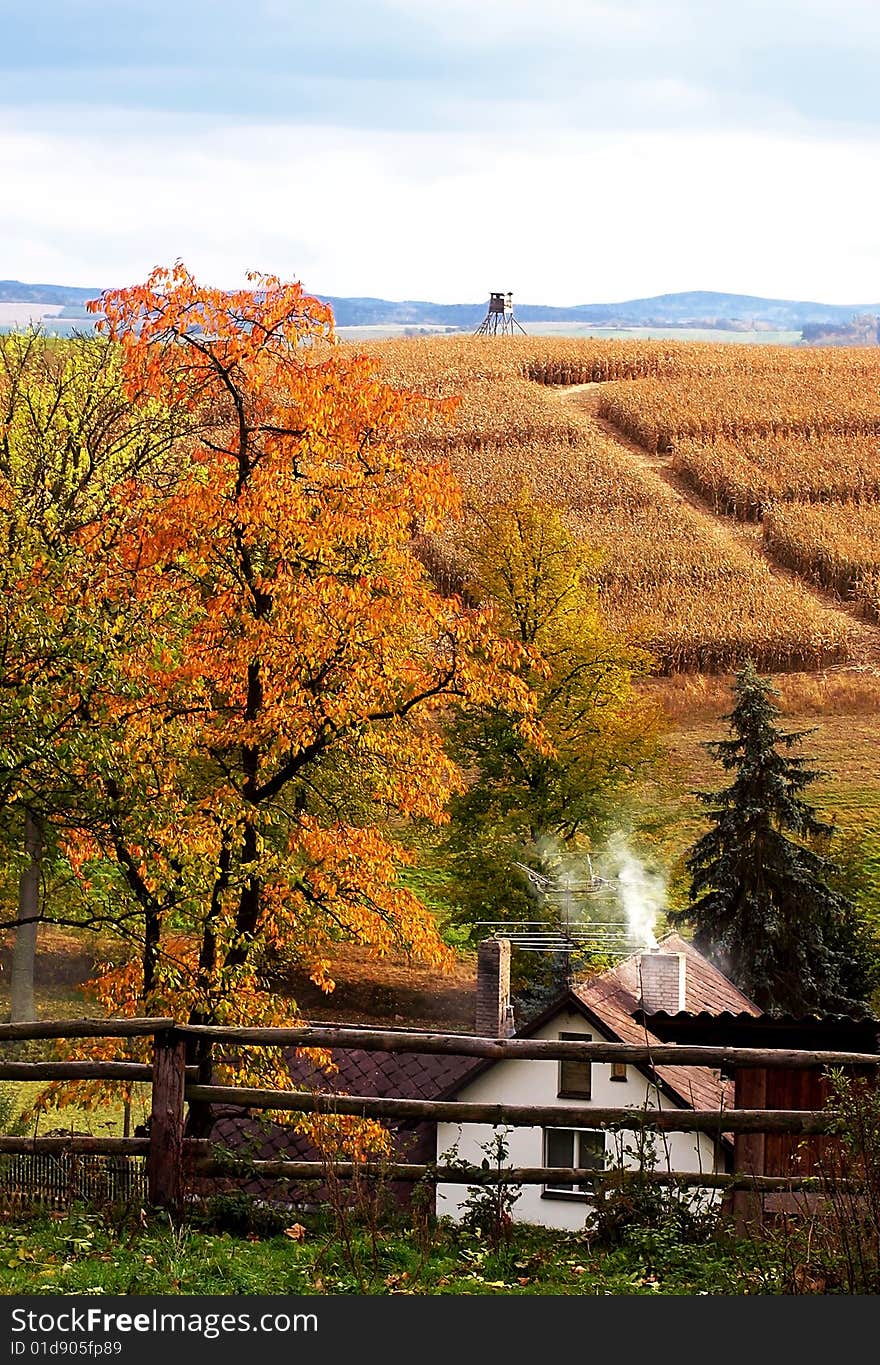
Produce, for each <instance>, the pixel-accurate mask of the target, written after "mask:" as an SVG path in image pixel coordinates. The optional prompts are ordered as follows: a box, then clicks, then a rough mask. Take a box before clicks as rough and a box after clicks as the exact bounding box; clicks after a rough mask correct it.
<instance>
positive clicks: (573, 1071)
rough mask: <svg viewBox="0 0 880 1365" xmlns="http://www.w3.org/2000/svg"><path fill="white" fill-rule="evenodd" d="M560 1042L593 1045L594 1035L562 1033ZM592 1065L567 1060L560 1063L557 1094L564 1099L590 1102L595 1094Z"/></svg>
mask: <svg viewBox="0 0 880 1365" xmlns="http://www.w3.org/2000/svg"><path fill="white" fill-rule="evenodd" d="M559 1041H560V1042H562V1043H591V1042H592V1041H593V1035H592V1033H560V1035H559ZM590 1065H591V1064H590V1062H588V1061H586V1062H579V1061H574V1060H567V1061H562V1062H560V1063H559V1089H558V1090H557V1092H556V1093H557V1094H558V1095H559V1096H560V1097H561V1098H562V1099H570V1100H588V1099H589V1098H590V1097H591V1095H592V1093H593V1086H592V1074H591V1071H590Z"/></svg>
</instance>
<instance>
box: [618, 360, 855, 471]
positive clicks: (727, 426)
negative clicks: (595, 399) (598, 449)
mask: <svg viewBox="0 0 880 1365" xmlns="http://www.w3.org/2000/svg"><path fill="white" fill-rule="evenodd" d="M597 411H598V415H599V416H600V417H604V418H606V419H607V420H608V421H609V422H611V423H613V425H614V426H615V427H617V428H618V430H619V431H621V432H623V434H624V435H625V436H628V437H630V439H631V440H633V441H636V442H638V444H639V445H640V446H643V447H644V449H645V450H648V451H661V452H664V451H670V450H672V449H673V447H674V446H675V444H676V443H677V442H679V441H681V440H689V441H701V442H704V443H705V442H712V441H715V440H717V439H719V438H726V439H728V440H732V441H735V442H738V441H739V440H740V439H741V438H743V437H762V438H768V437H770V438H772V437H789V436H793V435H797V436H826V435H829V436H869V437H876V436H880V389H878V386H877V384H876V382H871V383H868V382H866V379H865V375H864V373H863V372H860V371H857V370H856V371H847V370H842V371H840V372H838V373H836V374H834V375H833V377H830V378H829V377H828V376H826V375H824V374H823V373H822V372H820V371H808V370H802V371H779V372H777V373H775V374H752V375H749V376H738V375H733V374H722V375H712V376H706V375H692V376H689V377H687V378H679V379H675V380H665V381H663V382H661V381H660V380H657V379H640V380H636V381H635V382H631V383H626V384H622V383H617V384H609V385H608V386H607V388H606V387H603V389H602V391H601V393H600V397H599V404H598V408H597Z"/></svg>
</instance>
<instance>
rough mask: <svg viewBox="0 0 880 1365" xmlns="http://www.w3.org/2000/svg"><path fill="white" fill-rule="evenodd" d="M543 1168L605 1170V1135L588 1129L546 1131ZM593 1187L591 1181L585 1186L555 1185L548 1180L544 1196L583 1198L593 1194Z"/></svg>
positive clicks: (585, 1183) (548, 1129)
mask: <svg viewBox="0 0 880 1365" xmlns="http://www.w3.org/2000/svg"><path fill="white" fill-rule="evenodd" d="M544 1165H545V1166H560V1167H566V1166H567V1167H575V1168H577V1169H580V1170H588V1171H604V1169H605V1134H604V1133H601V1132H598V1131H595V1130H590V1129H585V1128H545V1129H544ZM593 1188H594V1186H593V1182H592V1181H589V1180H588V1181H585V1182H584V1184H582V1185H554V1184H553V1183H552V1181H548V1183H547V1184H546V1185H545V1186H544V1193H545V1194H549V1195H553V1196H560V1195H561V1196H563V1197H568V1198H573V1199H580V1198H582V1197H583V1196H584V1195H588V1194H592V1193H593Z"/></svg>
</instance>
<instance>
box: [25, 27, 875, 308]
mask: <svg viewBox="0 0 880 1365" xmlns="http://www.w3.org/2000/svg"><path fill="white" fill-rule="evenodd" d="M878 69H880V5H878V4H877V3H876V0H835V3H833V4H832V3H828V2H827V0H823V2H822V3H820V2H819V0H737V2H736V4H734V3H732V0H309V3H303V2H302V0H246V2H245V0H173V3H172V2H171V0H112V2H111V3H108V0H30V3H27V0H0V278H4V279H19V280H24V281H28V282H51V283H64V284H77V285H85V286H101V287H103V286H108V285H124V284H133V283H136V282H139V281H141V280H143V279H144V278H145V277H146V275H147V273H148V272H149V270H151V269H152V268H153V267H154V266H155V265H167V264H170V263H171V262H172V261H174V260H175V259H177V258H182V259H183V260H184V261H185V263H186V264H187V266H188V267H189V268H190V270H192V271H193V273H194V274H195V275H196V276H197V278H199V279H200V280H203V281H204V282H205V283H209V284H215V285H223V286H233V285H238V284H240V283H242V282H243V280H244V276H245V273H246V272H247V271H248V270H261V271H266V272H269V273H274V274H278V275H281V276H282V278H285V279H300V280H302V282H303V283H304V284H305V286H306V287H307V288H308V289H311V290H313V291H315V292H317V293H322V294H332V295H349V296H352V295H354V296H373V297H382V298H390V299H430V300H436V301H440V302H449V303H451V302H478V301H480V300H482V299H484V298H485V297H486V295H487V293H488V291H489V290H490V289H503V290H507V289H512V290H513V291H514V294H515V298H516V299H518V300H519V301H521V302H524V303H549V304H577V303H593V302H611V301H616V300H624V299H629V298H637V297H645V296H651V295H655V294H660V293H667V292H674V291H678V290H686V289H718V290H723V291H729V292H740V293H749V294H758V295H764V296H768V297H778V298H799V299H814V300H820V301H822V302H829V303H853V304H858V303H868V302H874V301H877V300H878V299H880V174H878V171H880V101H878V99H877V97H876V86H877V71H878Z"/></svg>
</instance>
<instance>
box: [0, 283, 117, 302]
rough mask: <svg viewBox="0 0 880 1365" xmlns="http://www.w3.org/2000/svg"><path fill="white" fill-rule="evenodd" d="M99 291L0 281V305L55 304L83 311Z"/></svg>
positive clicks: (96, 289)
mask: <svg viewBox="0 0 880 1365" xmlns="http://www.w3.org/2000/svg"><path fill="white" fill-rule="evenodd" d="M100 292H101V290H100V289H98V288H95V289H79V288H77V287H76V286H75V285H70V284H22V282H21V280H0V303H56V304H61V305H62V307H70V306H71V305H73V306H75V305H77V304H78V305H79V306H80V308H82V309H84V308H85V304H86V302H87V300H88V299H96V298H97V297H98V295H99V294H100Z"/></svg>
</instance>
